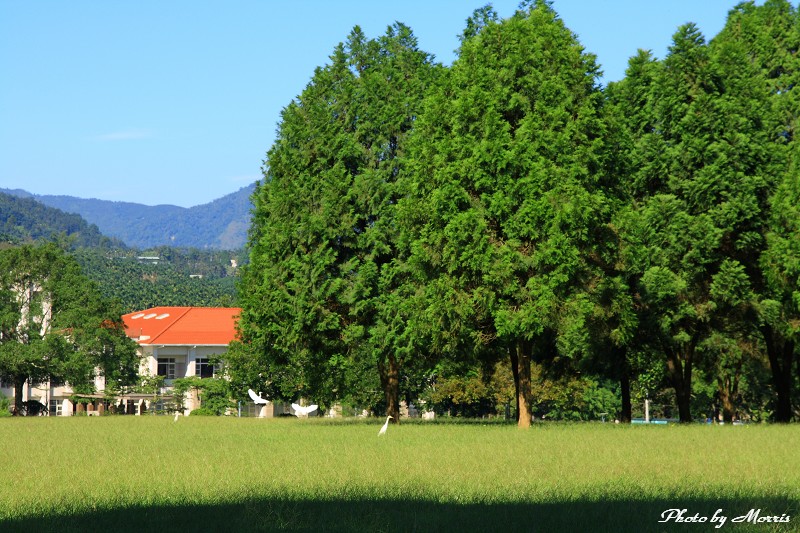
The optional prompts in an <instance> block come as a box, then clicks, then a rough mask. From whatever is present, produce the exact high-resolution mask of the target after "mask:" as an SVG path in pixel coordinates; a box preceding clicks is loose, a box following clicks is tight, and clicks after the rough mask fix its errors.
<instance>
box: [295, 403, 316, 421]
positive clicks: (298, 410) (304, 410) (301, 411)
mask: <svg viewBox="0 0 800 533" xmlns="http://www.w3.org/2000/svg"><path fill="white" fill-rule="evenodd" d="M317 407H318V406H317V405H314V404H312V405H309V406H308V407H303V406H302V405H297V404H296V403H293V404H292V409H294V416H296V417H297V418H300V417H301V416H302V417H308V414H309V413H313V412H314V411H316V410H317Z"/></svg>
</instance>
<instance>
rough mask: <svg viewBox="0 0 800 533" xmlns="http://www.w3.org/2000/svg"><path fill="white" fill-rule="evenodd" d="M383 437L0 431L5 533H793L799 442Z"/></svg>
mask: <svg viewBox="0 0 800 533" xmlns="http://www.w3.org/2000/svg"><path fill="white" fill-rule="evenodd" d="M380 424H381V421H378V420H374V421H370V422H369V423H366V422H363V421H362V422H357V423H356V422H346V421H339V422H333V421H325V420H314V419H310V420H295V419H270V420H258V419H237V418H205V417H189V418H181V419H180V420H178V421H177V422H173V420H172V418H171V417H147V416H145V417H102V418H83V417H81V418H79V417H72V418H29V419H3V420H0V435H2V442H3V453H2V456H1V458H0V472H2V477H0V481H2V483H0V531H3V532H5V531H37V532H38V531H59V532H64V531H137V532H139V531H248V532H251V531H459V532H463V531H546V532H549V531H609V532H612V531H613V532H618V531H800V426H736V427H732V426H722V427H720V426H701V425H694V426H687V427H679V426H651V427H645V426H619V425H614V424H581V425H561V424H547V425H535V426H534V427H532V428H531V429H530V430H527V431H521V430H518V429H516V428H515V427H513V426H508V425H498V424H491V425H481V424H430V423H428V424H425V423H416V424H411V423H405V424H403V425H401V426H392V427H390V428H389V431H388V433H387V435H385V436H383V437H380V438H379V437H378V436H377V432H378V428H379V427H380ZM671 508H686V509H687V510H688V513H687V514H688V515H694V514H696V513H699V516H701V517H702V516H707V517H709V519H710V517H711V516H712V515H713V514H714V513H715V511H716V510H717V509H722V512H721V513H720V514H721V515H723V516H726V517H727V518H728V522H727V523H725V524H724V525H723V527H722V528H719V529H717V528H715V527H714V525H713V524H710V523H708V522H707V523H704V524H687V523H682V524H675V523H673V522H670V523H659V520H661V513H662V512H664V511H666V510H667V509H671ZM750 509H761V516H763V515H765V514H769V515H782V514H788V515H790V516H791V521H790V522H789V523H783V524H763V523H762V524H758V525H753V524H748V523H732V522H731V520H732V519H733V518H734V517H737V516H741V515H745V514H746V513H747V512H748V511H750ZM796 515H797V516H796ZM717 525H718V524H717Z"/></svg>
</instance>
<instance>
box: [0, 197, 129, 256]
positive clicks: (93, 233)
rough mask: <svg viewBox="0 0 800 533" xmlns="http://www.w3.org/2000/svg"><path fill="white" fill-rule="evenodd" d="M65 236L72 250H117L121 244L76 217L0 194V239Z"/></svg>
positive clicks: (35, 202) (12, 239)
mask: <svg viewBox="0 0 800 533" xmlns="http://www.w3.org/2000/svg"><path fill="white" fill-rule="evenodd" d="M63 237H67V238H69V239H70V241H71V242H72V245H73V246H76V247H104V248H109V247H121V246H123V244H122V242H121V241H119V240H117V239H114V238H109V237H106V236H105V235H103V234H102V233H100V230H99V229H98V228H97V226H95V225H94V224H89V223H87V222H86V220H84V219H83V218H81V216H80V215H76V214H71V213H65V212H64V211H62V210H60V209H57V208H54V207H48V206H46V205H44V204H43V203H40V202H38V201H36V200H34V199H33V198H30V197H28V198H20V197H18V196H13V195H10V194H4V193H2V192H0V239H2V240H5V241H12V242H29V241H34V240H56V239H61V238H63Z"/></svg>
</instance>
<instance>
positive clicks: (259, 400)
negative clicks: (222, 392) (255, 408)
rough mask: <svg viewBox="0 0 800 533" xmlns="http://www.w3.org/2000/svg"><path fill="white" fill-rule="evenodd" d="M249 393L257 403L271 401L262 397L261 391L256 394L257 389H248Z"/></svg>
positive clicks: (262, 403) (261, 403)
mask: <svg viewBox="0 0 800 533" xmlns="http://www.w3.org/2000/svg"><path fill="white" fill-rule="evenodd" d="M247 394H249V395H250V399H251V400H253V401H254V402H255V403H256V405H267V404H268V403H269V400H267V399H266V398H262V397H261V393H258V394H256V391H254V390H253V389H247Z"/></svg>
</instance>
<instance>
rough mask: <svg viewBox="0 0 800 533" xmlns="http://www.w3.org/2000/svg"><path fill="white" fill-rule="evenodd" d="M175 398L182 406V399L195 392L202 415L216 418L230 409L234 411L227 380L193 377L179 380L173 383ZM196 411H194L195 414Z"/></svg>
mask: <svg viewBox="0 0 800 533" xmlns="http://www.w3.org/2000/svg"><path fill="white" fill-rule="evenodd" d="M172 386H173V396H174V398H176V401H177V403H179V404H180V400H178V399H180V398H184V397H185V395H186V393H188V392H190V391H192V390H194V391H196V392H197V394H198V397H199V399H200V409H201V413H198V414H201V415H206V414H213V415H216V416H220V415H224V414H226V412H227V411H228V409H232V408H233V407H234V406H235V404H234V402H233V401H231V389H230V385H229V383H228V381H227V380H225V379H222V378H200V377H198V376H192V377H188V378H179V379H176V380H174V381H173V382H172ZM195 410H196V409H193V410H192V413H194V411H195Z"/></svg>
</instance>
